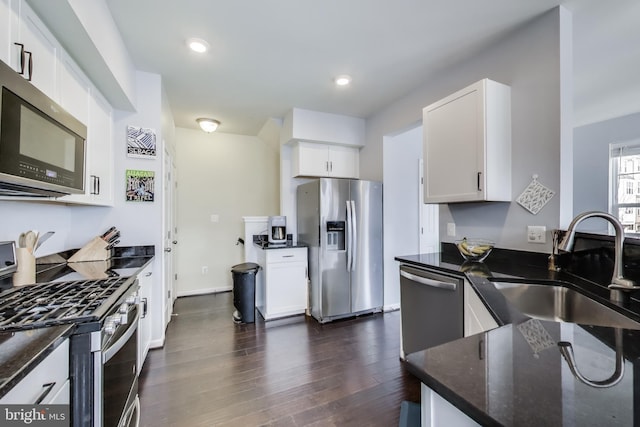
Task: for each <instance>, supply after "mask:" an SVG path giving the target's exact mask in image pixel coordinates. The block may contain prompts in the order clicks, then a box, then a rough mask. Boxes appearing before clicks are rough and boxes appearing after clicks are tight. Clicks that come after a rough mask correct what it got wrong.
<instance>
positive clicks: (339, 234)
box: [327, 221, 345, 251]
mask: <svg viewBox="0 0 640 427" xmlns="http://www.w3.org/2000/svg"><path fill="white" fill-rule="evenodd" d="M344 233H345V222H344V221H327V250H328V251H344V249H345V247H344Z"/></svg>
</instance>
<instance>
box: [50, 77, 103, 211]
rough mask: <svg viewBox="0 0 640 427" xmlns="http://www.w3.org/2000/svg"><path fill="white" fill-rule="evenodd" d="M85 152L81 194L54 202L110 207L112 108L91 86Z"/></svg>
mask: <svg viewBox="0 0 640 427" xmlns="http://www.w3.org/2000/svg"><path fill="white" fill-rule="evenodd" d="M77 107H80V106H79V105H78V106H77ZM86 151H87V154H86V162H85V164H86V170H85V192H84V194H72V195H69V196H64V197H60V198H59V199H58V201H60V202H64V203H78V204H87V205H98V206H113V109H112V108H111V105H109V103H108V102H107V101H106V100H105V99H104V98H103V97H102V95H100V92H98V91H97V90H96V89H94V88H93V86H91V87H90V88H89V93H88V113H87V150H86Z"/></svg>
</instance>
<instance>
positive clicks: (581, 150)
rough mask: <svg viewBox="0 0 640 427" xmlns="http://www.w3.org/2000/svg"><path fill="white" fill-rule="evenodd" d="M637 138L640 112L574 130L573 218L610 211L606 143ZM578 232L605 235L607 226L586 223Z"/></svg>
mask: <svg viewBox="0 0 640 427" xmlns="http://www.w3.org/2000/svg"><path fill="white" fill-rule="evenodd" d="M637 138H640V113H636V114H630V115H628V116H623V117H617V118H615V119H611V120H605V121H602V122H598V123H592V124H589V125H585V126H580V127H577V128H575V129H574V131H573V139H574V152H573V161H574V165H573V183H574V191H573V208H574V215H577V214H579V213H581V212H585V211H593V210H598V211H604V212H608V211H609V144H611V143H614V142H624V141H629V140H633V139H637ZM580 230H582V231H600V232H606V231H607V225H606V223H605V222H602V221H586V222H584V223H583V224H581V225H580Z"/></svg>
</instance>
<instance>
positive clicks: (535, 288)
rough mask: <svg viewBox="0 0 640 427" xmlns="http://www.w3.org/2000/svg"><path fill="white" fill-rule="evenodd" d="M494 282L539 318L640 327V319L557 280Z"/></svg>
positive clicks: (505, 294)
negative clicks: (541, 282) (620, 311)
mask: <svg viewBox="0 0 640 427" xmlns="http://www.w3.org/2000/svg"><path fill="white" fill-rule="evenodd" d="M491 283H493V285H494V286H495V287H496V289H498V291H500V292H501V293H502V294H503V295H504V296H505V297H506V299H507V300H508V301H509V302H510V303H511V304H513V305H514V306H515V307H516V308H517V309H518V310H519V311H521V312H522V313H523V314H525V315H527V316H529V317H532V318H535V319H540V320H551V321H555V322H570V323H579V324H582V325H594V326H608V327H614V328H625V329H638V330H640V323H638V322H635V321H633V320H632V319H630V318H628V317H626V316H625V315H624V314H621V313H618V312H617V311H615V310H613V309H611V308H609V307H607V306H606V305H604V304H601V303H599V302H597V301H595V300H593V299H591V298H590V297H588V296H586V295H585V294H582V293H580V292H578V291H576V290H574V289H570V288H568V287H566V286H564V285H562V284H560V283H557V282H550V283H549V284H540V283H518V282H500V281H494V282H491Z"/></svg>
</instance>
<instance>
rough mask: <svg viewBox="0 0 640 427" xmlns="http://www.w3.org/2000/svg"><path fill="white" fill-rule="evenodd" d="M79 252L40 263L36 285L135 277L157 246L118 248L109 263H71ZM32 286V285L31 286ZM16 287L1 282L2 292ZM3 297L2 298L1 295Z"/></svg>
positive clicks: (8, 280)
mask: <svg viewBox="0 0 640 427" xmlns="http://www.w3.org/2000/svg"><path fill="white" fill-rule="evenodd" d="M74 252H75V250H70V251H66V252H60V253H57V254H52V255H47V256H44V257H41V258H38V259H37V260H36V285H37V284H38V283H46V282H51V281H54V280H55V281H60V280H78V279H105V278H107V277H110V276H122V277H130V276H135V275H136V274H137V272H138V271H139V270H141V269H142V268H144V267H146V265H147V264H148V263H150V262H151V261H152V260H153V257H154V247H153V246H127V247H118V248H114V254H113V257H112V258H110V259H108V260H106V261H86V262H76V263H67V259H68V258H69V257H70V256H71V255H73V253H74ZM27 286H31V285H27ZM12 287H13V277H12V276H7V277H4V278H1V279H0V290H3V291H4V290H8V289H11V288H12ZM0 297H1V295H0Z"/></svg>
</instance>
